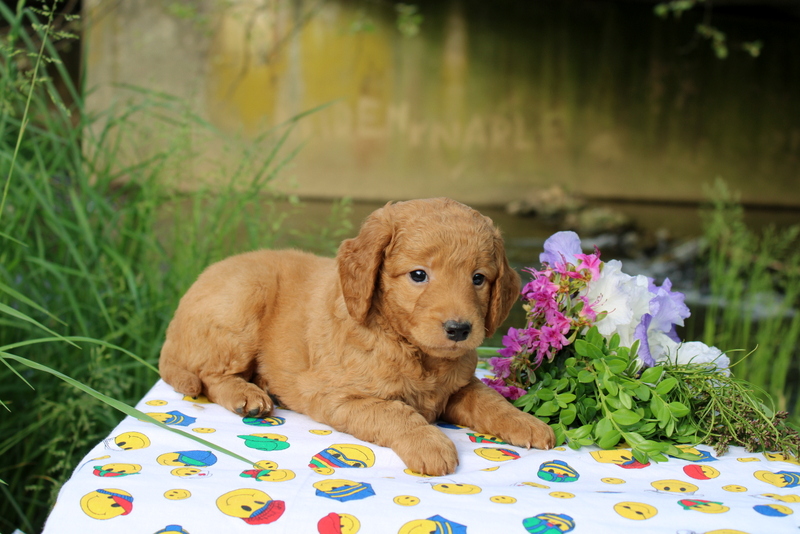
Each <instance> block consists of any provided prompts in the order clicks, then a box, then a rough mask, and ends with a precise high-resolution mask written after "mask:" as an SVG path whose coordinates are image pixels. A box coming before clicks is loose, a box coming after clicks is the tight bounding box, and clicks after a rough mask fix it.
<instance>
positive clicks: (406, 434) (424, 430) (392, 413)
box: [323, 396, 458, 476]
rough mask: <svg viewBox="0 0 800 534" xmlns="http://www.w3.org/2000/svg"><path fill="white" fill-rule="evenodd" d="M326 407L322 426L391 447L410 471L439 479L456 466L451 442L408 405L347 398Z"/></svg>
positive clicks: (456, 454)
mask: <svg viewBox="0 0 800 534" xmlns="http://www.w3.org/2000/svg"><path fill="white" fill-rule="evenodd" d="M328 406H329V408H328V410H326V412H325V414H324V418H323V420H324V421H325V422H327V423H328V424H329V425H331V426H332V427H334V428H335V429H336V430H339V431H341V432H347V433H348V434H350V435H352V436H355V437H356V438H358V439H361V440H364V441H369V442H372V443H375V444H377V445H381V446H384V447H391V449H392V450H393V451H394V452H396V453H397V455H398V456H399V457H400V459H402V460H403V462H405V464H406V466H407V467H408V468H409V469H411V470H412V471H416V472H417V473H422V474H425V475H433V476H441V475H446V474H449V473H452V472H453V471H455V469H456V466H457V465H458V453H457V452H456V447H455V445H454V444H453V442H452V441H450V439H449V438H448V437H447V436H445V435H444V433H443V432H442V431H441V430H439V429H438V428H436V427H435V426H433V425H431V424H429V423H428V422H427V421H426V420H425V418H424V417H422V415H420V414H419V413H418V412H417V411H416V410H414V408H412V407H411V406H409V405H408V404H405V403H403V402H400V401H397V400H384V399H379V398H376V397H353V396H350V397H347V398H345V399H336V401H335V402H331V403H329V404H328Z"/></svg>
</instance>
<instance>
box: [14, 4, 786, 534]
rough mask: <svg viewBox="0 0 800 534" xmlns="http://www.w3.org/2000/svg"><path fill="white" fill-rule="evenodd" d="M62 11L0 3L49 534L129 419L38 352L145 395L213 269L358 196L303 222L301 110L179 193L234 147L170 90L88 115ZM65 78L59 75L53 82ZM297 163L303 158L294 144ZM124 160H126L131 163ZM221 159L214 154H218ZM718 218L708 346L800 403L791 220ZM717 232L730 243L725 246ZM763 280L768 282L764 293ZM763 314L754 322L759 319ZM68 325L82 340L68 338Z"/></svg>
mask: <svg viewBox="0 0 800 534" xmlns="http://www.w3.org/2000/svg"><path fill="white" fill-rule="evenodd" d="M52 18H53V14H52V13H50V12H48V11H37V12H34V11H32V10H31V9H29V8H27V7H25V5H24V2H20V3H19V4H18V7H17V9H16V10H12V9H9V8H8V7H6V5H5V4H4V3H0V19H2V20H3V21H4V22H5V24H6V25H7V28H6V31H5V33H4V34H3V35H2V41H0V179H2V180H3V182H2V201H0V362H2V363H3V364H4V365H0V401H1V402H2V404H3V406H0V412H2V415H0V458H2V462H0V479H2V481H3V483H0V495H2V498H0V532H4V533H5V532H12V531H13V530H14V529H15V528H20V529H22V530H24V531H25V532H27V533H28V534H31V533H33V532H37V531H38V530H40V529H41V526H42V524H43V523H44V520H45V518H46V516H47V513H48V511H49V509H50V507H51V506H52V504H53V502H54V500H55V497H56V495H57V491H58V489H59V487H60V485H61V484H62V483H63V481H64V480H66V478H68V477H69V475H70V473H71V471H72V469H73V468H74V467H75V466H76V464H77V462H78V461H79V460H80V459H81V458H82V456H83V455H84V454H85V453H86V451H87V450H88V449H89V448H90V447H92V446H93V445H94V444H95V443H97V442H98V441H99V440H100V439H102V438H103V437H105V435H106V434H107V433H108V432H109V431H110V429H111V428H112V426H113V425H115V424H116V423H117V422H118V420H119V419H120V418H121V414H119V413H118V412H116V411H115V410H113V409H112V408H110V407H109V406H108V405H107V404H104V403H102V402H99V401H97V400H95V399H94V398H93V397H90V396H87V395H85V394H83V393H81V392H80V391H78V390H76V389H74V388H73V387H72V386H70V385H69V384H66V383H64V382H63V381H61V380H59V379H58V378H56V377H54V376H52V375H51V374H48V373H42V372H39V371H36V370H33V369H32V368H30V367H27V366H23V365H20V364H19V362H18V361H17V360H14V359H12V358H11V356H20V357H24V358H28V359H29V360H32V361H34V362H37V363H38V364H40V365H42V366H45V367H46V368H48V369H52V370H56V371H60V372H62V373H64V374H66V375H69V376H71V377H73V378H75V379H76V380H78V381H79V382H81V383H82V384H84V385H86V386H89V387H91V388H93V389H94V390H97V391H99V392H101V393H104V394H107V395H109V396H111V397H114V398H116V399H119V400H121V401H123V402H125V403H128V404H134V403H135V402H136V401H137V400H138V399H139V398H140V397H141V396H142V395H143V394H144V393H145V392H146V391H147V390H148V389H149V388H150V387H151V386H152V384H153V383H154V382H155V381H156V380H157V378H158V375H157V374H156V372H154V370H153V366H154V365H155V364H156V362H157V358H158V352H159V350H160V346H161V341H162V339H163V336H164V331H165V329H166V326H167V323H168V321H169V319H170V318H171V315H172V313H173V311H174V309H175V306H176V304H177V301H178V299H179V298H180V296H181V295H182V294H183V292H184V291H185V290H186V289H187V288H188V286H189V285H190V284H191V282H192V281H193V280H194V278H195V277H196V276H197V274H198V273H199V272H200V271H201V270H202V269H203V268H204V267H205V266H207V265H208V264H209V263H211V262H213V261H215V260H218V259H221V258H222V257H225V256H227V255H229V254H231V253H234V252H238V251H242V250H248V249H253V248H259V247H272V246H277V245H280V246H285V245H298V246H302V247H303V248H306V249H311V250H315V251H318V252H323V253H328V254H330V253H332V252H333V251H334V250H335V248H336V245H337V243H338V242H339V240H340V239H341V238H342V236H343V235H344V234H346V233H348V232H350V230H351V229H350V228H349V227H347V225H346V224H345V223H344V221H345V220H346V219H345V217H344V215H345V214H346V212H347V204H346V203H340V204H336V205H334V209H333V211H332V212H331V216H330V219H329V220H328V221H327V223H326V224H325V225H324V226H322V227H320V228H318V229H317V231H306V232H304V233H303V234H297V233H295V232H293V231H292V230H291V229H290V228H288V227H286V225H285V224H284V223H285V217H286V214H287V213H288V212H290V211H292V210H300V209H302V208H301V207H300V206H299V205H298V203H297V202H296V201H295V200H294V199H290V198H282V197H279V196H277V195H275V194H274V193H273V192H272V191H271V190H270V186H269V184H270V181H271V179H272V178H273V177H274V176H275V174H276V173H277V172H279V171H280V170H281V169H282V168H283V167H284V166H285V165H287V164H288V163H289V162H290V161H291V158H292V157H293V156H294V153H295V149H294V148H293V147H287V146H286V144H285V140H286V135H287V132H288V131H289V130H290V129H291V128H292V126H293V125H294V123H295V122H296V121H297V120H302V117H296V118H295V119H293V120H292V121H289V122H288V123H286V124H284V125H283V126H281V127H279V128H276V129H274V130H272V131H270V132H268V133H267V134H265V135H264V136H262V137H261V138H259V139H257V140H256V141H255V142H252V144H251V145H250V151H249V157H248V158H245V159H243V160H242V161H241V163H240V165H239V166H238V167H236V168H219V169H218V174H219V175H224V176H229V177H230V182H229V183H228V185H227V186H225V187H222V188H220V187H218V186H217V187H215V188H214V189H213V190H211V189H209V188H206V187H204V186H203V185H202V184H198V186H197V188H196V189H194V190H193V191H192V192H178V191H176V190H175V189H174V188H172V187H170V185H171V183H170V170H171V169H174V168H176V166H180V165H182V164H185V163H186V162H187V161H190V160H191V159H193V158H196V157H199V156H200V155H198V154H195V153H193V151H192V139H194V138H196V136H198V135H199V136H209V137H213V138H214V139H215V141H216V142H218V143H219V144H220V146H222V147H223V148H224V146H226V145H233V144H237V143H241V142H242V141H241V140H239V139H235V138H230V137H226V136H224V135H222V134H220V133H219V132H216V131H215V130H214V129H213V128H212V127H211V126H210V125H209V124H207V123H205V122H204V121H202V120H200V119H199V118H197V117H195V116H193V115H192V114H191V113H190V112H189V111H188V110H187V109H186V108H185V107H184V106H183V105H182V102H181V101H179V100H176V99H173V98H170V97H169V96H167V95H160V94H154V93H145V92H143V91H139V90H136V89H135V88H130V91H131V92H132V93H135V94H136V97H137V98H136V99H135V100H132V101H131V102H128V103H121V104H119V105H117V106H116V107H114V108H112V109H109V110H107V111H106V112H104V113H103V114H100V115H88V114H87V113H85V112H84V109H83V95H84V89H83V88H82V87H80V84H79V85H78V86H75V85H73V84H72V83H71V82H70V77H69V76H68V75H67V73H66V72H65V70H64V67H63V65H61V63H60V62H59V58H58V52H57V49H56V45H57V42H58V41H59V40H60V39H63V38H69V35H67V34H63V33H60V32H54V31H53V28H52V26H51V25H50V24H49V22H51V21H52ZM52 75H55V76H54V77H57V78H58V79H59V80H60V81H61V83H62V84H63V86H58V87H57V85H56V84H55V83H54V82H53V78H51V77H50V76H52ZM145 115H148V116H151V117H156V118H158V119H159V120H161V121H164V122H165V123H167V122H168V123H171V124H176V123H177V124H180V125H181V126H182V128H181V131H183V132H185V136H176V137H173V138H171V139H170V142H169V143H166V144H164V146H163V149H162V150H161V151H160V152H159V153H158V154H156V155H155V156H152V157H148V158H147V159H146V160H138V161H135V163H133V164H130V165H129V166H126V167H122V168H121V167H120V166H119V164H118V160H119V158H117V157H116V156H117V155H118V154H120V151H123V150H128V149H129V144H127V143H126V139H127V137H126V134H127V133H128V132H130V131H131V130H133V129H134V128H135V127H136V126H137V124H138V121H139V120H140V118H141V117H143V116H145ZM300 157H302V156H300ZM125 160H126V161H129V160H130V159H129V158H125ZM209 164H212V165H213V164H214V162H213V161H212V162H209ZM712 213H713V215H712V216H711V217H710V219H709V224H708V239H707V241H708V243H710V247H709V262H708V265H710V266H711V268H710V269H706V268H705V267H702V268H701V269H700V271H699V273H700V275H699V276H698V280H699V283H700V282H702V283H704V284H706V285H707V287H708V288H709V289H710V291H711V293H712V295H713V298H712V301H711V304H710V308H709V312H708V314H707V315H706V321H705V325H704V330H703V337H704V339H703V340H704V341H705V342H706V343H709V344H716V345H718V346H719V347H720V348H723V349H730V348H745V349H751V348H753V346H754V345H755V344H756V343H757V344H758V345H759V349H758V352H757V353H756V354H754V355H753V356H750V357H749V358H748V359H746V360H745V362H744V363H742V364H741V365H740V366H739V367H737V368H736V373H737V375H739V374H740V372H741V376H742V377H743V378H748V379H753V380H755V381H757V382H758V383H759V384H763V385H764V386H765V387H766V388H767V389H768V391H770V392H771V393H772V394H773V395H775V396H776V398H778V399H779V402H780V403H781V405H782V406H783V407H794V403H795V400H793V398H792V396H791V393H786V392H788V391H790V386H791V383H790V382H788V381H787V378H786V377H787V376H789V377H791V376H793V375H792V374H791V373H792V372H796V369H793V368H792V365H793V359H795V358H796V348H795V347H796V342H797V337H798V331H800V319H799V318H798V314H797V312H796V308H797V306H798V289H799V288H800V282H798V280H799V279H800V275H799V274H798V273H799V272H800V261H798V254H797V252H796V251H793V250H794V249H792V248H791V244H792V243H793V241H794V240H795V238H796V236H797V230H796V229H795V230H791V231H790V232H788V233H787V232H778V231H774V232H769V233H767V234H766V235H765V236H763V237H762V236H756V235H754V234H752V232H750V231H749V230H748V229H747V228H746V227H745V226H744V225H743V223H742V222H741V211H740V208H737V207H736V204H735V203H732V202H729V201H725V200H723V201H720V203H719V205H718V206H717V208H716V209H715V210H713V212H712ZM717 243H718V244H719V245H717ZM762 290H763V291H762ZM762 293H763V294H770V295H773V296H776V295H777V298H778V301H775V302H779V303H780V304H779V306H780V310H782V312H781V313H777V314H775V313H772V314H768V315H767V316H766V318H764V317H763V316H760V315H759V316H757V315H756V311H755V310H756V309H757V308H755V307H753V306H751V305H750V299H751V295H758V294H762ZM756 319H758V320H756ZM60 336H70V340H66V339H64V338H63V337H61V338H60ZM795 413H797V412H796V411H795Z"/></svg>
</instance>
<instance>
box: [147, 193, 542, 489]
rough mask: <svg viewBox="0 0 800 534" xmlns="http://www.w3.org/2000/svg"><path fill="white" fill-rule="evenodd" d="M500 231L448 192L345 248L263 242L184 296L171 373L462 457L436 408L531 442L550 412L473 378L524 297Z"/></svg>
mask: <svg viewBox="0 0 800 534" xmlns="http://www.w3.org/2000/svg"><path fill="white" fill-rule="evenodd" d="M519 284H520V282H519V276H517V274H516V273H515V272H514V271H513V270H512V269H511V268H510V267H509V266H508V261H507V260H506V257H505V251H504V248H503V240H502V239H501V237H500V233H499V232H498V231H497V230H496V229H495V228H494V226H493V225H492V221H491V220H490V219H488V218H487V217H484V216H482V215H481V214H480V213H478V212H477V211H475V210H473V209H471V208H468V207H467V206H464V205H463V204H459V203H458V202H455V201H453V200H449V199H442V198H439V199H428V200H413V201H409V202H399V203H396V204H391V203H389V204H387V205H386V206H384V207H383V208H381V209H379V210H377V211H375V212H374V213H372V214H371V215H370V216H369V217H368V218H367V219H366V221H365V222H364V224H363V226H362V227H361V231H360V233H359V234H358V236H357V237H355V238H353V239H348V240H346V241H344V242H343V243H342V245H341V247H340V248H339V253H338V254H337V256H336V258H335V259H329V258H320V257H318V256H314V255H311V254H307V253H304V252H298V251H291V250H290V251H267V250H264V251H258V252H250V253H246V254H241V255H238V256H233V257H231V258H228V259H226V260H223V261H221V262H219V263H216V264H214V265H212V266H211V267H209V268H208V269H207V270H206V271H205V272H203V274H201V275H200V277H199V278H198V279H197V282H195V283H194V285H193V286H192V287H191V288H189V291H188V292H187V293H186V295H185V296H184V297H183V298H182V299H181V302H180V305H179V306H178V310H177V311H176V312H175V317H174V318H173V320H172V322H171V323H170V325H169V328H168V329H167V338H166V342H165V343H164V347H163V348H162V350H161V360H160V363H159V366H160V371H161V376H162V377H163V379H164V380H165V381H166V382H167V383H169V384H171V385H172V386H173V387H174V388H175V389H176V390H177V391H179V392H181V393H184V394H186V395H198V394H200V393H205V394H206V395H207V396H208V398H209V399H211V400H212V401H214V402H216V403H217V404H220V405H221V406H224V407H225V408H228V409H229V410H232V411H234V412H236V413H238V414H240V415H248V416H262V415H265V414H268V413H269V412H270V411H271V410H272V401H271V400H270V396H269V395H272V396H275V397H277V398H278V399H279V400H280V403H281V405H283V406H286V407H287V408H289V409H291V410H294V411H297V412H301V413H305V414H307V415H309V416H310V417H312V418H314V419H315V420H317V421H319V422H321V423H325V424H327V425H330V426H331V427H333V428H335V429H337V430H339V431H342V432H347V433H349V434H351V435H353V436H355V437H356V438H359V439H362V440H365V441H370V442H373V443H376V444H378V445H382V446H386V447H391V448H392V450H394V451H395V452H396V453H397V454H398V455H399V456H400V458H401V459H402V460H403V461H404V462H405V463H406V465H407V466H408V467H409V468H410V469H412V470H413V471H417V472H419V473H424V474H428V475H444V474H447V473H451V472H453V471H454V470H455V468H456V465H458V457H457V455H456V448H455V446H454V445H453V443H452V442H451V441H450V440H449V439H448V438H447V437H446V436H445V435H444V434H443V433H442V431H441V430H439V429H438V428H437V427H436V426H434V425H432V424H431V423H433V422H434V421H435V420H436V419H437V418H441V419H444V420H446V421H449V422H452V423H456V424H459V425H464V426H467V427H469V428H471V429H473V430H475V431H477V432H481V433H487V434H494V435H496V436H498V437H500V438H502V439H503V440H504V441H506V442H508V443H511V444H513V445H517V446H521V447H537V448H543V449H544V448H550V447H552V446H553V443H554V435H553V432H552V430H551V429H550V427H548V426H547V425H546V424H545V423H543V422H541V421H539V420H538V419H536V418H535V417H533V416H531V415H528V414H525V413H523V412H521V411H519V410H517V409H516V408H514V407H513V406H512V405H511V404H510V403H509V402H508V401H506V400H505V399H504V398H503V397H501V396H500V395H499V394H498V393H497V392H495V391H494V390H492V389H491V388H489V387H488V386H486V385H484V384H483V383H482V382H481V381H480V380H478V379H477V378H475V376H474V372H475V365H476V363H477V355H476V352H475V348H476V347H478V346H479V345H480V344H481V342H482V341H483V339H484V336H486V335H491V334H492V333H493V332H494V331H495V330H496V329H497V328H498V326H500V324H501V323H502V321H503V320H504V319H505V318H506V316H507V315H508V312H509V309H510V308H511V305H512V304H513V303H514V301H515V300H516V299H517V296H518V294H519V289H520V285H519Z"/></svg>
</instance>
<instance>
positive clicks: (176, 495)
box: [164, 489, 192, 501]
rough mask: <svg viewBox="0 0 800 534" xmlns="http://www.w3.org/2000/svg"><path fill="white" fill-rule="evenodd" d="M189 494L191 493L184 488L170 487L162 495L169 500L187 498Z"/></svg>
mask: <svg viewBox="0 0 800 534" xmlns="http://www.w3.org/2000/svg"><path fill="white" fill-rule="evenodd" d="M191 496H192V493H191V492H190V491H189V490H185V489H171V490H167V491H166V492H165V493H164V497H166V498H167V499H169V500H171V501H181V500H183V499H188V498H189V497H191Z"/></svg>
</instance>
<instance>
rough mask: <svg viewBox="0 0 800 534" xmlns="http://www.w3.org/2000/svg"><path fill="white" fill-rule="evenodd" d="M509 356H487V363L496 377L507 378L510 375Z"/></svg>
mask: <svg viewBox="0 0 800 534" xmlns="http://www.w3.org/2000/svg"><path fill="white" fill-rule="evenodd" d="M511 361H512V358H511V357H507V358H489V365H491V366H492V372H494V375H495V376H496V377H497V378H508V377H509V376H511Z"/></svg>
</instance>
